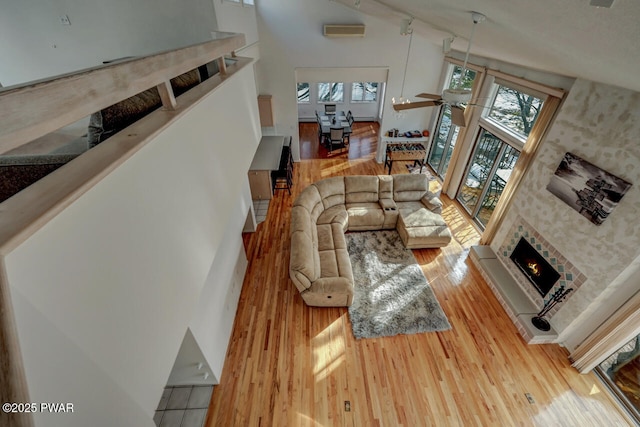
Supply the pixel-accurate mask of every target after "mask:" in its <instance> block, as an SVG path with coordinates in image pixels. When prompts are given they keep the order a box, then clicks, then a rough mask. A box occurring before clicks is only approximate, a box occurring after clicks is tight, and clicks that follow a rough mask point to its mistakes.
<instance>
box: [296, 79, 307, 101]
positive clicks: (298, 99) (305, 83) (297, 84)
mask: <svg viewBox="0 0 640 427" xmlns="http://www.w3.org/2000/svg"><path fill="white" fill-rule="evenodd" d="M299 85H307V100H306V101H300V98H299V97H298V92H299V91H300V89H299V87H298V86H299ZM296 98H297V101H298V105H307V104H311V83H308V82H298V83H296Z"/></svg>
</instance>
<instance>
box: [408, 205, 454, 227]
mask: <svg viewBox="0 0 640 427" xmlns="http://www.w3.org/2000/svg"><path fill="white" fill-rule="evenodd" d="M400 221H402V225H403V226H404V227H405V228H413V227H423V226H432V225H436V226H444V227H445V228H446V227H447V223H446V222H445V221H444V219H443V218H442V216H441V215H438V214H437V213H433V212H431V211H430V210H429V209H426V208H424V207H423V208H422V209H417V210H413V211H408V210H402V209H401V210H400Z"/></svg>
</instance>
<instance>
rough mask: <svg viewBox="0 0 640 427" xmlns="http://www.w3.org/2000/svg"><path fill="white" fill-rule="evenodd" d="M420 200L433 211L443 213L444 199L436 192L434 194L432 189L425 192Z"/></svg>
mask: <svg viewBox="0 0 640 427" xmlns="http://www.w3.org/2000/svg"><path fill="white" fill-rule="evenodd" d="M420 201H421V202H422V204H423V205H425V206H426V207H427V209H429V210H430V211H431V212H434V213H437V214H441V213H442V200H440V198H439V197H438V196H437V195H436V194H434V193H432V192H430V191H427V194H425V195H424V196H423V197H422V199H420Z"/></svg>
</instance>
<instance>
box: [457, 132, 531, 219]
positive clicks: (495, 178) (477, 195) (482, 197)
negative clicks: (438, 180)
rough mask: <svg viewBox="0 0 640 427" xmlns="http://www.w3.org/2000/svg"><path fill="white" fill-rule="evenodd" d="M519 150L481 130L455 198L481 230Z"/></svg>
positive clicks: (496, 200) (509, 173)
mask: <svg viewBox="0 0 640 427" xmlns="http://www.w3.org/2000/svg"><path fill="white" fill-rule="evenodd" d="M519 156H520V151H519V150H517V149H516V148H514V147H512V146H511V145H509V144H507V143H506V142H504V141H502V140H501V139H500V138H498V137H497V136H495V135H494V134H492V133H491V132H489V131H488V130H486V129H481V131H480V135H479V137H478V142H477V143H476V148H475V150H474V153H473V156H472V158H471V162H469V165H468V166H467V170H466V175H465V180H464V181H463V183H462V186H461V187H460V190H459V191H458V194H457V196H456V199H457V200H458V201H459V202H460V203H461V204H462V206H463V207H464V208H465V209H466V211H467V212H468V213H469V215H471V217H473V218H474V219H475V220H476V221H477V222H478V223H479V224H481V225H482V226H483V227H485V226H486V225H487V223H488V222H489V219H490V218H491V214H492V213H493V210H494V209H495V207H496V205H497V204H498V200H499V199H500V196H501V195H502V192H503V190H504V187H505V185H506V183H507V181H508V180H509V176H510V175H511V172H512V171H513V168H514V167H515V164H516V161H517V160H518V157H519Z"/></svg>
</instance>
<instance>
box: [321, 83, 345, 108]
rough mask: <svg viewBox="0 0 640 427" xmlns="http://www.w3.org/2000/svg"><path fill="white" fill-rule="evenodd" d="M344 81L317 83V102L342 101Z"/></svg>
mask: <svg viewBox="0 0 640 427" xmlns="http://www.w3.org/2000/svg"><path fill="white" fill-rule="evenodd" d="M343 101H344V83H318V102H319V103H322V102H343Z"/></svg>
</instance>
